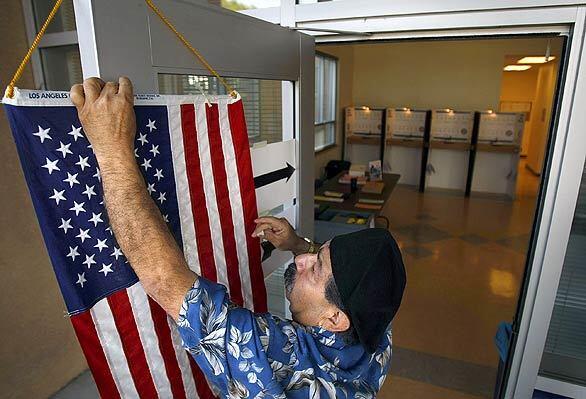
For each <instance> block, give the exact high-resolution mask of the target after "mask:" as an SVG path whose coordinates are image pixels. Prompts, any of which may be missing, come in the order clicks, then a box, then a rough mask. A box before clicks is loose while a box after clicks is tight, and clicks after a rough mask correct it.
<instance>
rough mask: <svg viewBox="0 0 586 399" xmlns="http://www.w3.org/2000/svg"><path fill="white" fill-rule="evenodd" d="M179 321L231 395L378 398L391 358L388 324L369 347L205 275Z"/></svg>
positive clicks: (189, 345)
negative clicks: (239, 295) (243, 298)
mask: <svg viewBox="0 0 586 399" xmlns="http://www.w3.org/2000/svg"><path fill="white" fill-rule="evenodd" d="M177 324H178V325H179V332H180V334H181V337H182V339H183V345H184V346H185V348H186V349H187V350H188V351H189V352H190V353H191V355H192V356H193V358H194V359H195V361H196V362H197V363H198V365H199V366H200V368H201V369H202V371H203V372H204V373H205V375H206V377H207V379H208V381H209V382H210V383H211V385H212V386H213V387H214V388H215V390H216V394H218V395H219V396H222V397H227V398H255V399H256V398H304V399H305V398H315V399H319V398H361V399H366V398H374V397H375V396H376V393H377V392H378V390H379V389H380V387H381V385H382V384H383V381H384V379H385V377H386V375H387V372H388V370H389V366H390V358H391V345H392V342H391V329H390V327H389V329H388V331H387V334H385V336H384V337H383V339H382V342H381V344H380V346H379V348H378V349H377V351H376V352H375V353H373V354H369V353H367V352H366V351H365V350H364V348H363V347H362V346H361V345H358V344H357V345H347V344H344V342H343V341H342V339H341V338H340V337H338V336H336V334H334V333H331V332H328V331H326V330H324V329H320V328H317V327H305V326H302V325H300V324H297V323H295V322H293V321H289V320H283V319H281V318H278V317H276V316H273V315H271V314H269V313H263V314H255V313H252V312H251V311H249V310H247V309H244V308H241V307H238V306H236V305H234V304H232V303H231V302H230V299H229V296H228V294H227V292H226V287H224V286H223V285H220V284H216V283H213V282H211V281H209V280H206V279H204V278H202V277H200V278H198V279H197V280H196V282H195V283H194V285H193V287H192V288H191V289H190V290H189V291H188V292H187V295H186V296H185V300H184V302H183V305H182V307H181V310H180V312H179V318H178V323H177Z"/></svg>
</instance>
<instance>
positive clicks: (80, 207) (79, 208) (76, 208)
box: [69, 201, 85, 216]
mask: <svg viewBox="0 0 586 399" xmlns="http://www.w3.org/2000/svg"><path fill="white" fill-rule="evenodd" d="M84 205H85V202H82V203H81V204H78V203H77V202H75V201H73V207H72V208H69V210H70V211H74V212H75V216H79V213H80V212H85V209H84V208H83V206H84Z"/></svg>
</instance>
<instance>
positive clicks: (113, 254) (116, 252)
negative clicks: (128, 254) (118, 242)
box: [110, 246, 124, 260]
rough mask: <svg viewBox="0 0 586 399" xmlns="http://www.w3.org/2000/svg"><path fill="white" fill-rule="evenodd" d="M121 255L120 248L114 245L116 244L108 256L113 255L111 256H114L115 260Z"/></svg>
mask: <svg viewBox="0 0 586 399" xmlns="http://www.w3.org/2000/svg"><path fill="white" fill-rule="evenodd" d="M122 255H124V254H123V253H122V251H121V250H120V248H118V247H116V246H115V247H114V252H112V253H111V254H110V256H113V257H115V258H116V260H118V257H120V256H122Z"/></svg>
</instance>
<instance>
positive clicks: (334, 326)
mask: <svg viewBox="0 0 586 399" xmlns="http://www.w3.org/2000/svg"><path fill="white" fill-rule="evenodd" d="M322 327H323V328H324V329H326V330H328V331H331V332H343V331H346V330H348V329H349V328H350V319H349V318H348V316H346V313H344V312H342V311H341V310H340V309H335V310H334V312H333V313H332V314H331V315H330V316H329V317H327V318H326V319H325V320H324V322H323V323H322Z"/></svg>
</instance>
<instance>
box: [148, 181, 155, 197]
mask: <svg viewBox="0 0 586 399" xmlns="http://www.w3.org/2000/svg"><path fill="white" fill-rule="evenodd" d="M147 191H148V192H149V194H152V193H153V191H157V190H155V183H148V184H147Z"/></svg>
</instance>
